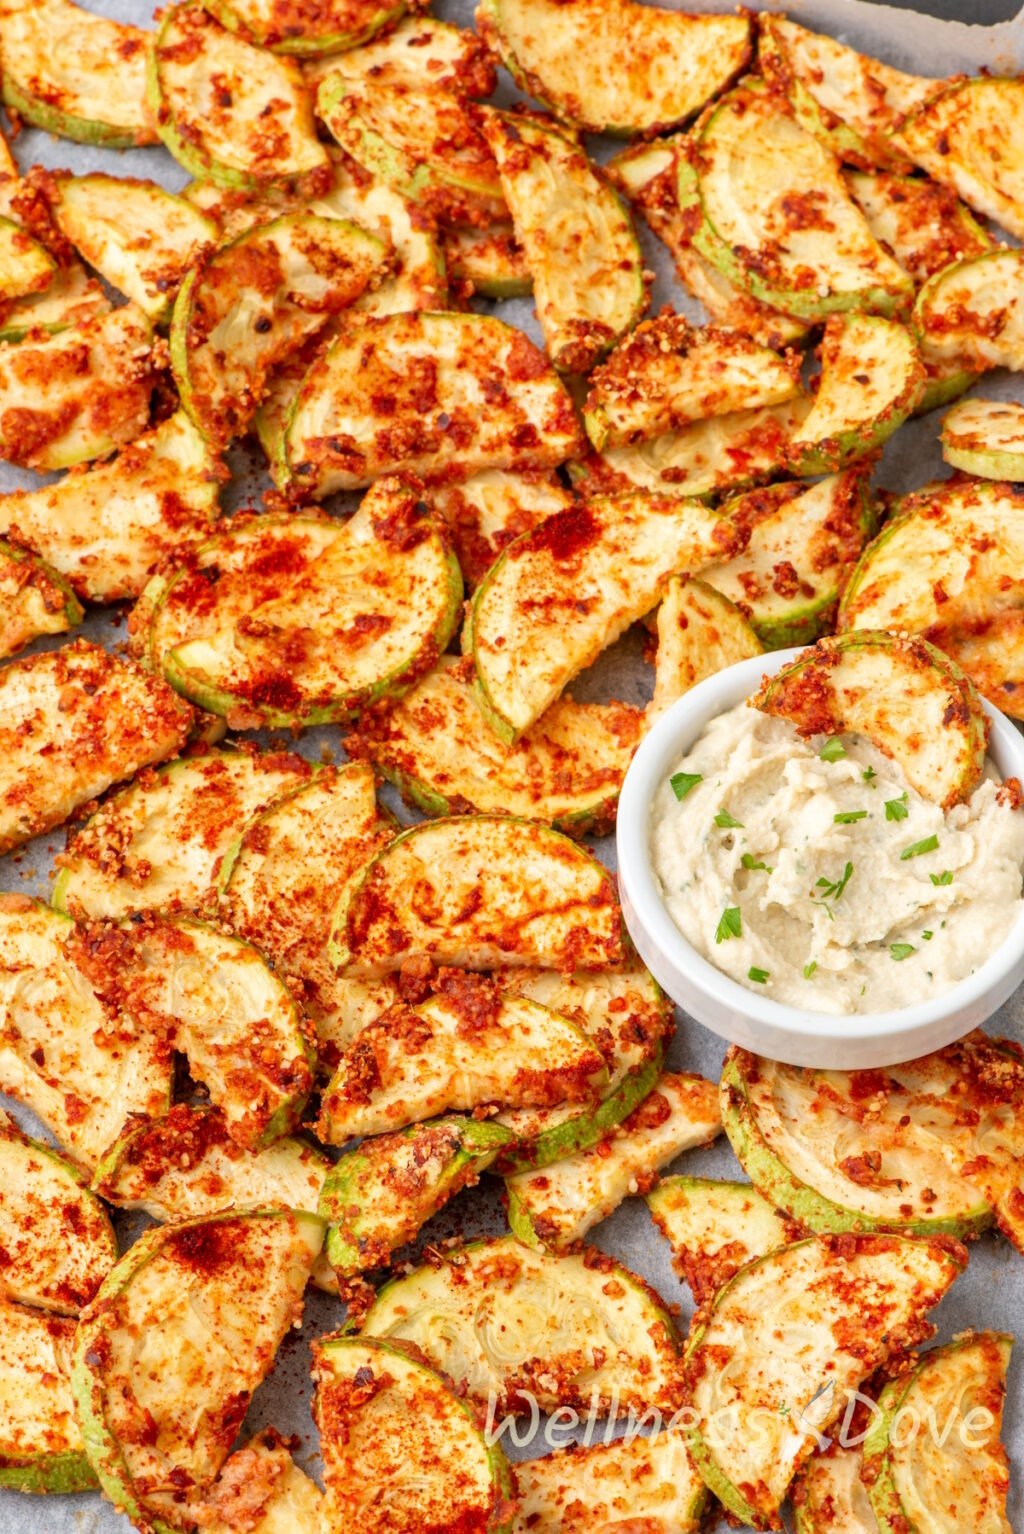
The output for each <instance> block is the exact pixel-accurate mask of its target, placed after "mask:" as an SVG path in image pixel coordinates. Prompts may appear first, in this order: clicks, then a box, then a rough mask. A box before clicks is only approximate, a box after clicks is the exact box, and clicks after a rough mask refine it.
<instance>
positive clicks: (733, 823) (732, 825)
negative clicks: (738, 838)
mask: <svg viewBox="0 0 1024 1534" xmlns="http://www.w3.org/2000/svg"><path fill="white" fill-rule="evenodd" d="M715 825H716V826H721V828H722V830H723V831H742V830H743V822H742V820H734V819H733V818H732V816H731V815H730V814H729V811H728V810H719V812H718V814H717V815H716V816H715Z"/></svg>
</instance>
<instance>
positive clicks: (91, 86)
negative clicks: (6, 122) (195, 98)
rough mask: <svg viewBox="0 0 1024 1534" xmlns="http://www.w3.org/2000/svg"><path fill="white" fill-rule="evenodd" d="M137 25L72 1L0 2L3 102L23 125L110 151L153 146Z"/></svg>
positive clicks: (142, 45)
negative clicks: (116, 19) (123, 22)
mask: <svg viewBox="0 0 1024 1534" xmlns="http://www.w3.org/2000/svg"><path fill="white" fill-rule="evenodd" d="M147 39H148V34H147V33H146V32H144V31H142V29H141V28H140V27H127V26H123V25H122V24H121V23H120V22H116V21H109V20H108V19H107V17H105V16H97V15H96V13H95V12H94V11H89V10H85V9H83V8H82V7H81V6H78V5H73V4H71V0H2V4H0V65H2V74H3V85H2V90H3V99H4V103H5V105H6V106H7V107H9V108H10V109H11V111H13V112H16V113H17V114H18V116H19V117H20V118H22V119H23V120H24V121H25V122H28V123H32V124H33V125H34V126H35V127H37V128H43V129H44V130H45V131H46V132H47V133H55V134H57V135H58V136H59V137H60V138H70V139H77V140H78V142H79V143H82V144H101V145H104V146H105V147H106V148H108V149H129V148H131V146H132V145H134V144H155V143H156V142H157V136H156V132H155V130H154V125H153V120H152V117H151V115H150V111H149V107H148V105H147V103H146V43H147Z"/></svg>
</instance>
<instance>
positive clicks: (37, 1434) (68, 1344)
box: [0, 1297, 98, 1492]
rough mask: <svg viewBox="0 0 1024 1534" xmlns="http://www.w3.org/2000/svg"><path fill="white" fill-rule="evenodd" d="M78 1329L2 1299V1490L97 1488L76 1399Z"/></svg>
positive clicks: (62, 1318)
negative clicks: (73, 1388)
mask: <svg viewBox="0 0 1024 1534" xmlns="http://www.w3.org/2000/svg"><path fill="white" fill-rule="evenodd" d="M75 1324H76V1323H75V1322H74V1321H73V1320H71V1319H69V1318H68V1317H66V1316H51V1315H47V1314H46V1313H45V1312H43V1311H39V1310H29V1309H27V1308H25V1307H24V1306H22V1305H12V1304H11V1303H10V1302H9V1301H8V1300H6V1299H4V1298H2V1297H0V1491H31V1492H74V1491H92V1490H93V1489H94V1488H95V1487H96V1486H97V1484H98V1483H97V1480H96V1476H95V1475H94V1474H93V1471H92V1467H91V1466H90V1464H89V1461H88V1459H87V1458H86V1454H85V1445H84V1443H83V1442H82V1433H81V1430H80V1428H79V1426H78V1422H77V1421H76V1418H75V1403H74V1399H73V1397H72V1394H71V1380H70V1369H71V1353H72V1348H73V1347H74V1342H75Z"/></svg>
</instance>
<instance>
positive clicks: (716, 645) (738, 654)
mask: <svg viewBox="0 0 1024 1534" xmlns="http://www.w3.org/2000/svg"><path fill="white" fill-rule="evenodd" d="M762 653H763V646H762V644H761V641H760V640H759V639H758V637H757V635H756V634H755V633H754V630H753V629H752V628H751V626H750V624H749V623H748V622H747V620H746V618H744V616H743V614H742V613H741V612H740V610H739V608H738V607H737V606H736V605H735V603H733V602H730V600H729V598H728V597H724V596H722V594H721V592H720V591H717V590H716V589H715V587H714V586H709V585H706V584H705V582H704V581H699V580H696V579H695V578H694V577H692V576H688V575H676V576H673V578H672V580H671V581H670V582H669V584H668V587H667V588H666V591H665V595H664V598H663V599H662V602H661V604H660V606H659V608H658V650H657V655H656V658H655V663H654V696H653V697H652V698H651V701H650V703H649V705H648V708H647V721H648V724H650V723H651V722H652V721H653V720H654V719H656V718H657V717H658V716H659V715H660V714H662V713H664V711H665V709H667V708H669V707H671V705H672V704H673V703H674V702H675V701H676V699H677V698H681V697H682V695H683V693H684V692H688V691H689V690H690V688H691V687H696V685H697V683H698V682H702V681H703V680H704V679H705V677H709V676H714V674H715V672H716V671H722V670H724V668H725V667H726V666H732V665H735V663H736V662H737V661H741V660H749V659H750V658H751V656H754V655H760V654H762Z"/></svg>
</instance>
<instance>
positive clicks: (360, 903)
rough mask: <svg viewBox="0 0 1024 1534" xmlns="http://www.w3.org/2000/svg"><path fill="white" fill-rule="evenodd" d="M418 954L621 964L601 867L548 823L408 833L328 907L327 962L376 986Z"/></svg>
mask: <svg viewBox="0 0 1024 1534" xmlns="http://www.w3.org/2000/svg"><path fill="white" fill-rule="evenodd" d="M413 955H425V956H426V957H427V958H430V959H432V960H433V961H434V963H436V964H454V965H458V966H459V967H460V968H463V969H502V968H505V967H513V968H514V967H518V966H520V965H522V966H526V967H530V968H541V969H553V970H561V971H571V970H573V969H575V968H582V969H601V968H603V967H604V966H605V965H606V964H616V963H618V962H619V961H620V960H621V959H622V958H623V956H624V946H623V934H622V914H621V911H620V909H619V902H618V899H617V897H616V894H615V886H614V884H613V882H612V879H611V876H610V875H609V873H608V870H607V869H606V868H605V867H604V866H603V865H602V864H601V863H599V862H598V860H597V859H596V858H595V857H593V856H592V855H591V854H590V853H589V852H587V851H586V850H585V849H584V848H582V847H580V846H578V845H577V844H576V843H575V842H573V841H570V840H569V838H568V837H565V836H562V835H560V834H559V833H558V832H557V831H551V830H548V828H547V827H546V826H539V825H536V824H533V823H526V822H524V821H521V820H515V819H513V818H512V817H511V816H507V815H456V816H452V818H451V819H448V820H433V821H428V822H425V823H423V824H421V825H417V826H412V827H411V828H410V829H409V830H408V831H403V832H402V833H401V835H400V836H396V837H395V839H394V841H392V842H391V843H390V844H389V845H388V846H387V847H385V848H384V849H383V850H382V851H381V852H379V853H377V854H376V856H375V857H373V858H372V859H371V860H370V861H369V862H368V863H367V864H366V865H365V867H364V868H363V869H362V871H361V872H360V873H358V874H357V875H356V876H355V877H354V878H353V880H352V883H351V886H350V888H349V889H348V890H346V891H345V892H344V893H343V895H342V896H341V899H340V900H339V902H338V906H337V909H336V911H335V916H334V924H333V930H332V933H331V942H330V950H329V956H330V958H331V960H332V962H333V963H334V964H335V966H336V967H337V968H338V969H339V970H340V971H342V973H344V974H347V975H350V976H354V977H356V978H360V979H365V980H376V979H380V978H381V976H384V975H389V974H391V973H393V972H394V971H396V970H399V969H401V967H402V965H403V964H404V962H405V961H406V959H408V958H410V957H411V956H413Z"/></svg>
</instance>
